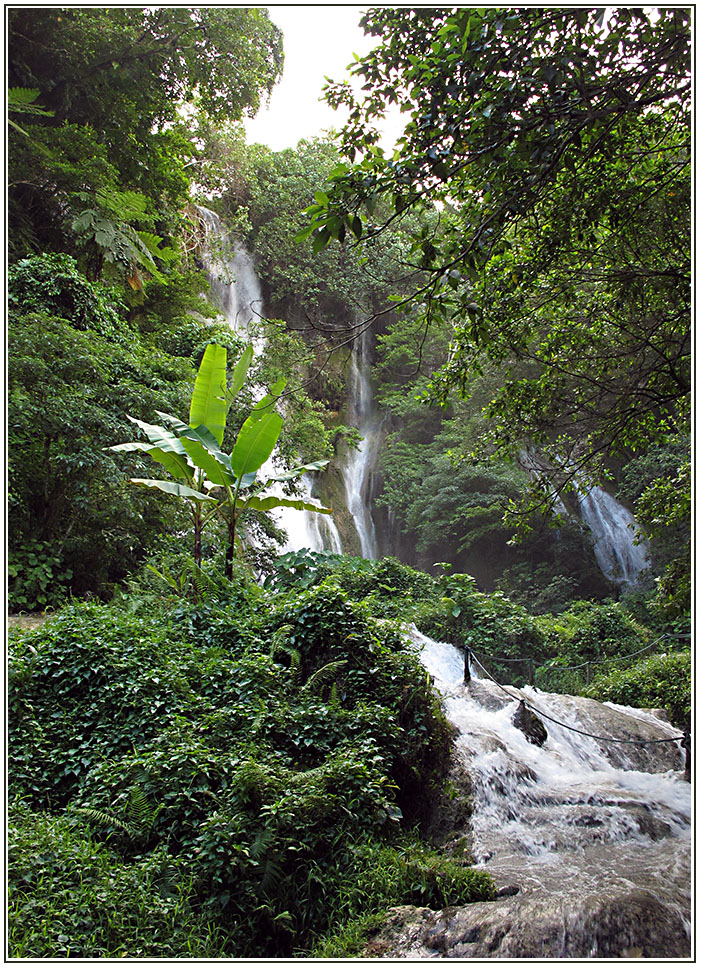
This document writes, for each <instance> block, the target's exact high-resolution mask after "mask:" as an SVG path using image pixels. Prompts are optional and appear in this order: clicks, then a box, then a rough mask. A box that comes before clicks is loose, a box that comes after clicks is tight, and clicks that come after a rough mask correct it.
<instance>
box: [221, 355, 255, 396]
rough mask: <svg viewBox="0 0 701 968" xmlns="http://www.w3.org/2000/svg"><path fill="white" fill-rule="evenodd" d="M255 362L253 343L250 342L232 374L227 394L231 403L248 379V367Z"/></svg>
mask: <svg viewBox="0 0 701 968" xmlns="http://www.w3.org/2000/svg"><path fill="white" fill-rule="evenodd" d="M252 362H253V344H252V343H249V345H248V346H247V347H246V349H245V350H244V351H243V353H242V354H241V357H240V359H239V361H238V363H237V364H236V366H235V367H234V372H233V373H232V375H231V386H230V387H229V391H228V394H227V399H228V401H229V403H231V401H232V400H233V399H234V397H235V396H236V395H237V394H238V392H239V390H240V389H241V387H242V386H243V384H244V383H245V381H246V374H247V373H248V368H249V366H250V365H251V363H252Z"/></svg>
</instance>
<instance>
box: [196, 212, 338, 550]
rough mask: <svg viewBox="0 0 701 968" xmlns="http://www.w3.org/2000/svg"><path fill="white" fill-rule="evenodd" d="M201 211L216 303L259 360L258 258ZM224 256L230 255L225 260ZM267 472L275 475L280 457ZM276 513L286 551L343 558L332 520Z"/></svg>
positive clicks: (308, 484)
mask: <svg viewBox="0 0 701 968" xmlns="http://www.w3.org/2000/svg"><path fill="white" fill-rule="evenodd" d="M198 211H199V213H200V215H201V217H202V221H203V222H204V225H205V229H206V233H207V240H208V244H209V247H208V249H207V250H206V252H205V266H206V269H207V274H208V278H209V283H210V287H211V290H212V293H213V295H214V300H215V303H216V305H217V306H218V307H219V309H221V311H222V313H223V315H224V317H225V319H226V322H227V323H228V325H229V326H230V327H231V329H233V330H234V332H235V333H238V334H240V335H241V336H244V337H245V338H246V339H248V340H250V342H251V343H252V344H253V349H254V353H255V355H256V356H258V355H259V354H260V353H262V352H263V349H264V348H265V337H264V336H262V335H261V334H260V332H259V330H258V327H257V325H256V321H257V320H259V319H262V318H263V316H264V306H263V292H262V288H261V284H260V278H259V276H258V273H257V271H256V267H255V263H254V261H253V257H252V256H251V254H250V253H249V252H248V251H247V250H246V248H245V247H244V246H243V245H241V243H239V242H235V241H234V242H229V240H228V239H227V236H226V230H225V228H224V226H223V225H222V223H221V220H220V218H219V216H218V215H217V214H216V212H212V211H210V210H209V209H208V208H203V207H201V206H198ZM224 243H226V248H224ZM223 252H228V253H229V254H228V255H223V254H222V253H223ZM263 470H264V471H266V472H269V473H270V474H274V473H275V470H276V468H275V466H274V458H271V459H270V461H269V462H268V464H266V465H265V467H264V468H263ZM263 476H264V475H263ZM300 484H301V487H302V490H303V496H304V498H305V500H306V499H308V498H310V497H311V492H312V485H313V481H312V478H311V477H310V476H309V475H305V476H304V477H303V478H301V480H300ZM276 486H279V487H281V485H276ZM280 493H281V492H280ZM270 513H271V516H272V517H273V519H274V520H275V522H276V524H277V525H278V526H279V527H281V528H282V529H283V530H284V531H285V532H286V533H287V541H286V543H285V545H284V546H283V548H282V549H281V550H282V552H287V551H299V550H300V549H301V548H309V549H310V550H311V551H325V550H326V551H337V552H339V553H340V551H341V538H340V536H339V533H338V529H337V528H336V525H335V523H334V521H333V518H332V517H331V515H328V514H314V513H313V512H312V511H297V510H295V509H294V508H277V509H276V510H274V511H272V512H270Z"/></svg>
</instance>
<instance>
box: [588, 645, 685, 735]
mask: <svg viewBox="0 0 701 968" xmlns="http://www.w3.org/2000/svg"><path fill="white" fill-rule="evenodd" d="M585 695H587V696H591V697H592V699H598V700H599V701H600V702H616V703H620V704H621V705H623V706H637V707H648V708H652V709H666V710H667V712H668V713H669V717H670V719H671V721H672V722H673V723H674V725H675V726H678V727H679V729H689V728H690V723H691V653H690V652H672V653H670V654H668V655H653V656H650V658H647V659H643V660H642V661H641V662H638V663H636V664H635V665H634V666H631V667H630V668H629V669H617V670H615V671H614V672H609V673H606V674H603V675H600V676H597V678H596V679H594V681H593V682H592V683H591V684H590V686H589V687H588V688H587V689H586V690H585Z"/></svg>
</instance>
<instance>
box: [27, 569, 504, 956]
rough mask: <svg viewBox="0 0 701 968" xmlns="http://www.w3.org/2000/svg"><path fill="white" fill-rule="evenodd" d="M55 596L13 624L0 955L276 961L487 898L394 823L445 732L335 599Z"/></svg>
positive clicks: (315, 594) (405, 811) (391, 643)
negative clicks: (373, 915) (72, 600)
mask: <svg viewBox="0 0 701 968" xmlns="http://www.w3.org/2000/svg"><path fill="white" fill-rule="evenodd" d="M229 591H230V598H229V600H227V599H225V598H223V597H221V596H218V597H216V598H210V599H209V600H207V601H205V602H200V603H198V604H192V603H188V602H182V601H181V602H179V603H178V604H177V605H176V606H175V607H173V605H172V603H171V604H169V603H167V602H166V603H164V604H162V605H161V606H160V607H159V606H156V605H155V604H154V602H153V601H152V600H149V601H148V605H147V607H144V608H140V607H139V603H138V601H136V600H132V601H131V605H132V607H131V608H129V607H127V605H128V603H129V601H128V599H125V598H122V599H121V600H120V601H119V602H118V603H115V605H113V606H104V605H96V604H80V605H78V604H74V605H71V606H69V607H66V608H64V609H63V610H61V611H60V612H58V613H56V615H55V616H54V617H52V618H51V619H50V620H49V621H48V622H47V623H46V624H45V625H44V626H43V627H42V628H40V629H38V630H34V631H21V632H13V633H12V634H11V637H10V649H9V651H10V659H9V687H10V688H9V718H10V734H9V740H10V742H9V749H8V762H9V776H10V798H11V803H12V808H11V823H10V834H11V836H10V852H9V860H10V876H9V883H10V892H11V894H10V897H11V900H10V912H11V915H10V916H11V928H10V944H11V953H12V955H13V957H26V958H45V957H122V956H123V957H213V956H218V957H236V958H239V957H270V958H276V957H282V956H290V955H292V954H294V953H295V952H300V951H306V950H309V949H310V948H311V947H312V946H313V945H314V944H315V943H317V940H318V938H319V937H320V936H322V935H323V934H324V933H325V932H329V931H332V930H334V931H335V930H340V929H342V928H343V926H344V924H346V923H347V922H349V921H351V920H354V919H355V918H357V917H362V916H363V915H364V914H366V913H367V912H368V911H370V912H378V911H380V910H381V909H382V907H383V906H392V905H396V904H404V903H421V904H429V905H433V906H436V907H439V906H442V905H444V904H446V903H462V902H466V901H467V900H472V899H477V898H478V897H479V898H488V897H490V896H491V893H492V890H493V888H492V884H491V880H490V879H489V878H488V877H486V876H485V875H481V874H476V873H475V872H473V871H471V870H470V869H469V868H465V867H464V866H462V865H460V864H458V863H456V862H453V861H450V860H445V859H443V858H441V857H439V855H437V854H435V852H433V851H432V850H431V849H429V848H428V847H426V846H425V845H422V844H421V843H420V841H417V840H416V839H415V838H414V840H413V841H411V843H409V842H408V841H407V837H409V835H410V831H412V830H415V829H416V828H417V825H418V824H420V823H421V821H422V820H423V819H425V818H426V817H427V816H428V815H429V813H430V809H431V804H432V802H433V800H434V799H435V797H436V795H437V793H438V791H439V790H440V789H441V787H442V784H443V782H444V777H445V773H446V770H447V765H448V758H449V755H450V748H451V736H452V729H451V727H450V725H449V724H448V722H447V720H446V719H445V717H444V715H443V712H442V710H441V706H440V702H439V700H438V698H437V696H436V694H435V692H434V690H433V688H432V686H431V683H430V680H429V677H428V676H427V674H426V672H425V670H424V669H423V667H422V666H421V664H420V663H419V661H418V659H417V657H416V656H415V654H414V653H413V652H412V651H411V649H410V648H409V647H408V645H407V642H406V637H405V636H404V634H403V633H402V630H401V628H400V626H398V625H397V624H396V623H393V622H389V621H387V620H386V619H377V618H375V617H373V616H372V615H371V614H370V611H369V609H368V608H367V607H366V606H364V605H362V604H358V603H354V602H352V601H350V600H349V598H348V596H347V595H346V594H345V593H344V592H343V591H342V590H341V589H340V588H338V587H334V586H333V585H324V586H319V587H315V588H310V589H304V588H303V589H301V590H295V589H293V588H291V589H289V590H288V591H286V592H282V591H279V592H277V593H272V592H270V593H269V592H264V591H261V590H260V589H256V590H255V592H253V591H250V592H246V591H245V590H243V591H242V590H241V588H240V587H239V588H233V587H232V588H230V590H229Z"/></svg>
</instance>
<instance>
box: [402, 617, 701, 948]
mask: <svg viewBox="0 0 701 968" xmlns="http://www.w3.org/2000/svg"><path fill="white" fill-rule="evenodd" d="M411 638H412V640H413V641H414V643H415V645H416V646H417V647H418V648H419V649H420V650H421V651H420V655H421V659H422V662H423V663H424V665H425V667H426V668H427V670H428V671H429V673H430V674H431V675H432V677H433V678H434V681H435V684H436V686H437V688H438V689H439V691H440V692H441V693H442V695H443V696H444V702H445V708H446V713H447V715H448V718H449V719H450V720H451V722H452V723H453V724H454V725H455V726H456V727H457V728H458V730H459V735H458V737H457V740H456V743H457V748H458V754H459V756H460V757H461V758H462V761H463V763H464V765H465V767H466V769H467V772H468V773H469V775H470V777H471V782H472V785H473V795H474V814H473V817H472V821H471V834H472V839H473V845H472V851H473V854H474V857H475V860H476V862H477V863H478V865H480V866H483V867H485V868H486V869H487V870H489V871H490V872H492V873H493V874H494V875H495V877H496V879H497V883H498V884H504V883H505V882H506V883H511V884H513V883H516V884H518V886H519V889H520V892H519V898H520V899H524V900H521V901H520V903H524V902H525V903H526V904H528V903H531V904H533V905H537V904H539V903H540V904H542V899H546V901H548V899H549V901H548V903H550V902H552V903H553V904H555V905H559V906H560V907H559V909H561V910H562V911H566V910H567V906H568V904H571V905H572V906H576V907H577V910H581V909H582V906H583V905H584V907H586V904H587V903H588V902H587V898H588V897H591V899H592V904H593V903H594V902H596V903H597V904H600V903H601V899H602V898H603V899H606V898H607V897H610V898H616V899H620V897H621V896H622V893H623V892H627V895H631V892H632V893H633V894H634V895H635V896H636V897H638V896H646V897H650V898H653V899H654V900H655V903H657V902H662V903H663V904H664V905H665V906H666V908H667V909H669V910H671V911H673V912H675V916H677V917H678V919H679V921H680V922H681V923H682V924H684V925H688V921H689V910H690V853H691V851H690V824H691V784H689V783H688V782H686V781H685V780H684V779H683V772H682V771H683V765H684V761H683V755H682V751H681V749H680V746H679V744H678V743H676V742H666V743H658V744H648V745H636V744H632V743H631V744H609V743H605V742H601V741H600V740H597V739H593V738H591V737H590V736H585V735H582V733H578V732H574V731H573V730H571V729H568V728H565V726H561V725H557V724H556V723H554V722H552V720H550V719H545V718H544V719H543V722H544V725H545V727H546V729H547V731H548V738H547V740H546V742H545V744H544V745H543V747H542V748H541V747H538V746H536V745H533V744H532V743H530V742H528V740H527V739H526V736H525V735H524V733H523V732H521V731H520V730H519V729H517V728H516V727H515V726H514V725H513V723H512V717H513V714H514V712H515V710H516V707H517V704H518V701H519V700H520V699H522V698H525V699H526V700H528V701H529V703H531V704H532V705H533V706H534V707H535V708H536V711H540V712H541V713H542V714H545V715H546V716H550V717H552V718H553V719H555V720H559V721H560V722H561V723H564V724H567V725H568V726H573V727H575V728H576V729H579V730H581V731H582V732H585V733H593V734H595V735H596V736H604V737H607V738H608V737H614V738H623V739H634V738H635V739H641V740H648V741H649V740H659V739H667V738H670V737H677V736H679V730H678V729H675V728H674V727H672V726H671V725H670V724H669V723H667V722H665V721H663V720H662V719H660V718H658V717H657V716H655V715H653V714H652V713H651V712H649V711H648V712H646V711H641V710H635V709H631V708H630V707H624V706H617V705H614V704H607V705H603V704H600V703H597V702H595V701H594V700H590V699H585V698H583V697H573V696H562V695H557V694H552V693H543V692H540V691H538V690H536V689H534V688H531V687H525V688H523V689H521V690H518V689H515V688H513V687H511V686H509V687H507V689H506V692H507V693H508V695H507V694H506V693H505V692H504V690H503V689H501V688H500V687H499V686H498V685H496V684H495V683H494V682H492V681H490V680H489V679H487V678H482V679H480V678H476V677H474V675H473V678H472V680H471V681H470V683H468V684H467V685H466V684H464V682H463V673H464V665H463V656H462V653H461V652H460V651H459V650H458V649H456V648H455V647H454V646H452V645H449V644H445V643H438V642H435V641H433V640H432V639H429V638H428V637H426V636H424V635H422V634H421V633H420V632H418V631H417V630H415V629H413V630H412V631H411ZM474 672H475V670H473V674H474ZM594 953H595V952H594Z"/></svg>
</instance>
